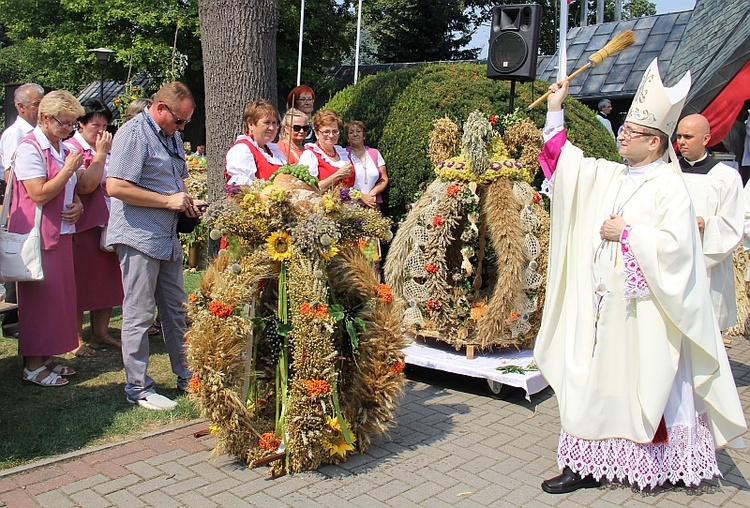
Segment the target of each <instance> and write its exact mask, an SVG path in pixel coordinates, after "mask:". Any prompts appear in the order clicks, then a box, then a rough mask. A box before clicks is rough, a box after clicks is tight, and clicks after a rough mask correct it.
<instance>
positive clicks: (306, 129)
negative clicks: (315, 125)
mask: <svg viewBox="0 0 750 508" xmlns="http://www.w3.org/2000/svg"><path fill="white" fill-rule="evenodd" d="M292 130H294V132H299V131H302V132H310V126H309V125H292Z"/></svg>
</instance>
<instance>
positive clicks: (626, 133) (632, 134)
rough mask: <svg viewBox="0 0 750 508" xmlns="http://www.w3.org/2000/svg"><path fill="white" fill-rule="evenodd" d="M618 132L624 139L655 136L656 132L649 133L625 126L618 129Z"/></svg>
mask: <svg viewBox="0 0 750 508" xmlns="http://www.w3.org/2000/svg"><path fill="white" fill-rule="evenodd" d="M620 134H621V135H622V137H623V138H624V139H633V138H637V137H639V136H656V134H650V133H648V132H642V131H634V130H632V129H630V128H628V127H625V128H624V129H622V130H621V131H620Z"/></svg>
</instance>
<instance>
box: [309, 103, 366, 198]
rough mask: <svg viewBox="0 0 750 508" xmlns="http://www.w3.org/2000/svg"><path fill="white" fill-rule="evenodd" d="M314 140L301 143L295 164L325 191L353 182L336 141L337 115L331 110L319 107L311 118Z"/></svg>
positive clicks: (350, 168)
mask: <svg viewBox="0 0 750 508" xmlns="http://www.w3.org/2000/svg"><path fill="white" fill-rule="evenodd" d="M313 126H314V129H315V136H316V137H317V138H318V140H317V141H316V142H315V143H308V144H307V145H305V152H304V153H303V154H302V156H301V157H300V159H299V163H300V164H302V165H305V166H307V167H308V170H309V171H310V174H311V175H312V176H314V177H316V178H317V179H318V187H319V188H320V190H322V191H326V190H328V189H330V188H331V187H335V186H336V185H342V186H344V187H351V186H352V185H354V167H353V165H352V161H351V160H349V154H348V153H346V150H345V149H344V148H342V147H341V146H339V145H337V144H336V143H337V142H338V140H339V132H340V130H341V118H339V115H338V114H337V113H336V112H335V111H334V110H332V109H322V110H320V111H318V112H317V113H315V118H314V119H313Z"/></svg>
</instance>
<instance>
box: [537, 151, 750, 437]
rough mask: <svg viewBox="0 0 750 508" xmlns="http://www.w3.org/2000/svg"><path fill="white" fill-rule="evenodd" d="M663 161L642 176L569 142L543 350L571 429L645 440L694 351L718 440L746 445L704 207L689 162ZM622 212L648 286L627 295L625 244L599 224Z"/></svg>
mask: <svg viewBox="0 0 750 508" xmlns="http://www.w3.org/2000/svg"><path fill="white" fill-rule="evenodd" d="M655 166H656V167H654V168H652V169H651V170H649V171H648V172H647V173H646V174H645V176H644V177H643V178H640V179H635V178H633V177H631V176H629V175H628V171H629V170H628V167H627V166H624V165H622V164H617V163H614V162H609V161H605V160H594V159H590V158H584V157H583V153H582V152H581V150H580V149H578V148H577V147H575V146H573V145H572V144H571V143H570V142H566V143H565V145H564V146H563V147H562V152H561V155H560V158H559V161H558V163H557V171H556V173H555V177H554V198H553V200H552V214H551V226H552V228H551V239H550V252H549V268H548V272H547V293H546V298H545V305H544V313H543V316H542V324H541V328H540V330H539V334H538V337H537V339H536V344H535V347H534V357H535V359H536V362H537V365H538V366H539V369H540V371H541V373H542V374H543V375H544V377H545V378H546V379H547V381H548V382H549V383H550V385H551V386H552V388H553V389H554V391H555V394H556V395H557V398H558V401H559V406H560V419H561V424H562V428H563V431H564V432H565V433H567V434H569V435H570V436H574V437H576V438H579V439H583V440H605V439H618V438H622V439H625V440H629V441H632V442H634V443H650V442H651V441H652V440H653V438H654V434H655V432H656V429H657V427H658V425H659V423H660V421H661V419H662V417H663V416H666V414H665V413H667V401H668V399H669V398H670V392H672V390H673V388H675V386H676V385H675V380H676V379H677V378H678V366H679V365H680V362H681V357H683V358H682V359H683V360H689V362H688V365H686V367H687V368H688V370H689V374H688V375H689V385H691V387H692V390H693V394H694V399H695V406H696V408H697V409H698V411H699V412H701V411H704V410H705V413H706V414H707V418H708V426H709V428H710V430H711V433H712V435H713V438H714V440H715V443H716V445H717V446H732V447H742V446H743V443H742V439H741V438H740V436H741V435H742V434H743V433H744V432H745V431H746V429H747V427H746V424H745V418H744V413H743V410H742V406H741V404H740V401H739V397H738V395H737V389H736V387H735V384H734V379H733V377H732V372H731V370H730V367H729V361H728V359H727V355H726V351H725V350H724V345H723V342H722V339H721V335H720V333H719V329H718V326H717V323H716V319H715V317H714V314H713V312H712V311H711V302H710V299H709V292H708V285H707V276H706V269H705V265H704V263H703V255H702V253H701V250H700V237H699V234H698V228H697V223H696V216H695V213H694V211H693V207H692V204H691V201H690V197H689V195H688V192H687V188H686V186H685V183H684V181H683V179H682V177H681V176H680V174H679V172H678V171H677V170H676V169H675V168H674V167H673V166H672V165H670V164H661V165H655ZM613 213H615V214H618V215H621V216H622V217H623V219H624V220H625V222H626V223H627V224H628V225H629V226H630V231H629V237H628V241H629V244H630V249H631V251H632V253H633V254H634V255H635V261H636V262H637V266H638V267H639V269H640V271H641V272H642V275H643V277H644V278H645V281H646V282H647V284H648V289H649V290H650V295H648V296H643V297H639V298H630V299H626V298H625V297H624V293H623V289H624V286H625V276H624V275H623V274H624V272H625V268H626V267H625V265H624V263H623V255H622V252H621V245H620V244H619V243H618V242H602V240H601V237H600V235H599V232H600V228H601V225H602V223H603V221H604V220H605V219H608V218H609V216H610V214H613ZM592 260H594V261H592ZM597 288H598V290H599V291H598V293H597ZM686 348H687V349H686ZM669 424H670V422H667V425H668V426H669Z"/></svg>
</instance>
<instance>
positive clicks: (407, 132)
mask: <svg viewBox="0 0 750 508" xmlns="http://www.w3.org/2000/svg"><path fill="white" fill-rule="evenodd" d="M486 70H487V68H486V66H485V65H481V64H472V63H456V64H449V63H443V64H430V65H427V64H425V65H422V66H418V67H411V68H407V69H403V70H397V71H390V72H383V73H378V74H375V75H373V76H368V77H366V78H364V79H363V80H361V81H360V82H359V83H358V84H357V85H352V86H349V87H347V88H346V89H344V90H342V91H341V92H339V93H338V94H336V95H335V96H334V97H333V98H332V99H331V100H330V101H329V103H328V104H327V105H326V106H325V107H329V108H331V109H334V110H335V111H337V112H338V113H339V114H340V115H341V116H342V118H343V119H344V121H349V120H361V121H363V122H364V123H365V125H366V126H367V143H368V145H370V146H375V147H377V148H378V149H379V150H380V151H381V153H382V154H383V157H384V159H385V162H386V167H387V168H388V177H389V180H390V182H389V185H388V189H387V190H386V199H385V201H386V203H385V204H386V205H387V211H388V212H389V213H390V214H392V215H401V214H403V213H404V211H405V209H406V205H407V204H409V203H412V202H413V201H415V200H416V198H417V197H418V196H419V195H420V194H421V189H422V187H423V186H424V185H426V184H427V183H429V182H431V181H432V180H433V179H434V178H435V173H434V169H433V166H432V164H431V163H430V161H429V159H428V157H427V147H428V143H429V134H430V131H431V130H432V122H433V121H435V120H437V119H438V118H442V117H444V116H448V117H449V118H451V119H452V120H453V121H454V122H456V123H457V124H458V125H463V122H464V121H465V120H466V118H467V117H468V115H469V113H471V112H472V111H474V110H475V109H478V110H479V111H481V112H482V113H484V114H485V115H487V116H490V115H505V114H507V113H508V111H509V104H508V102H509V97H510V83H509V82H508V81H499V80H497V81H495V80H491V79H487V77H486ZM548 86H549V85H548V84H547V83H546V82H542V81H537V82H535V83H533V86H532V83H523V84H521V83H518V84H517V85H516V97H515V106H516V107H519V108H520V110H519V112H517V113H516V115H520V116H528V117H529V118H530V119H531V120H532V121H533V122H534V123H535V124H536V125H537V127H540V128H541V127H542V126H543V125H544V120H545V117H546V105H541V106H539V107H537V108H535V109H534V110H532V111H531V112H530V113H529V114H528V115H526V113H524V112H523V108H524V107H525V106H526V105H527V104H530V103H531V102H533V100H534V99H536V98H537V97H539V96H540V95H541V94H542V93H544V91H546V89H547V87H548ZM564 107H565V118H566V129H567V134H568V138H569V139H570V140H571V141H572V142H574V143H575V144H576V145H577V146H579V147H580V148H581V149H582V150H583V151H584V153H585V154H586V155H588V156H591V157H603V158H606V159H609V160H619V156H618V154H617V148H616V146H615V143H614V140H613V139H612V137H611V136H610V135H609V133H607V131H606V130H604V128H603V127H602V126H601V124H600V123H599V122H597V121H596V119H595V118H594V117H595V114H596V113H595V112H594V111H593V110H591V109H589V108H588V107H586V106H584V105H583V104H581V103H579V102H578V101H576V100H575V99H572V98H569V99H567V100H566V102H565V105H564Z"/></svg>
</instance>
